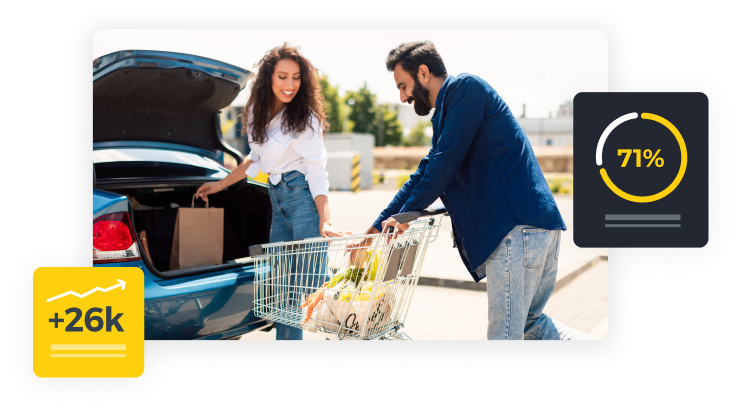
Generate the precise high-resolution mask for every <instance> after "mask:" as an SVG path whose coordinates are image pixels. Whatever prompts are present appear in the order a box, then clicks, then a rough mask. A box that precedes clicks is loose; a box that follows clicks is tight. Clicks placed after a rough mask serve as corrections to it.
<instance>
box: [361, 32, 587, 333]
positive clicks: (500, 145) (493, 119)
mask: <svg viewBox="0 0 746 414" xmlns="http://www.w3.org/2000/svg"><path fill="white" fill-rule="evenodd" d="M386 68H387V69H388V70H389V71H390V72H393V73H394V80H395V82H396V87H397V89H399V95H400V98H401V101H402V103H404V102H407V103H410V104H411V103H413V102H414V110H415V112H416V113H417V115H420V116H426V115H428V114H429V113H430V110H431V109H432V108H433V107H434V108H435V112H434V114H433V116H432V118H431V120H432V123H433V142H432V145H433V146H432V149H431V150H430V153H429V154H428V155H427V156H426V157H425V158H423V159H422V161H420V164H419V167H418V168H417V171H416V172H415V173H414V174H412V175H411V176H410V179H409V181H407V183H406V184H404V186H402V188H401V189H400V190H399V192H398V193H397V194H396V196H395V197H394V199H393V200H392V201H391V203H390V204H389V205H388V207H386V209H385V210H384V211H383V212H382V213H381V215H380V216H379V217H378V218H377V219H376V221H375V222H374V223H373V226H372V227H371V228H370V229H368V233H370V234H372V233H378V232H381V231H383V230H384V229H385V228H386V227H389V226H395V227H396V228H397V229H398V230H399V233H401V232H403V231H404V230H406V229H407V228H408V227H409V226H408V225H407V224H402V223H397V222H396V220H394V219H393V218H390V217H391V216H392V215H393V214H396V213H399V212H404V211H417V210H424V209H425V208H427V207H428V206H429V205H430V204H431V203H432V202H434V201H435V200H436V199H437V198H439V197H440V199H441V200H442V201H443V204H444V205H445V207H446V208H447V209H448V212H449V213H450V216H451V221H452V224H453V230H454V238H455V240H456V245H457V246H458V250H459V253H460V255H461V258H462V260H463V261H464V264H465V265H466V267H467V268H468V269H469V272H470V273H471V275H472V277H474V280H475V281H476V282H479V281H480V280H481V279H483V278H485V277H486V278H487V298H488V301H489V307H488V309H489V311H488V312H489V315H488V319H489V325H488V329H487V337H488V338H489V339H589V337H587V336H586V335H584V334H582V333H580V332H577V331H575V330H573V329H571V328H569V327H567V326H565V325H563V324H561V323H560V322H558V321H554V320H552V319H551V318H550V317H548V316H547V315H545V314H544V313H543V312H542V311H543V309H544V305H546V303H547V300H548V299H549V296H550V295H551V294H552V291H553V290H554V283H555V280H556V276H557V258H558V255H559V244H560V231H561V230H566V227H565V223H564V222H563V221H562V217H561V216H560V212H559V209H558V208H557V205H556V204H555V202H554V197H552V193H551V192H550V191H549V187H548V186H547V183H546V180H545V179H544V175H543V174H542V172H541V169H540V168H539V163H538V162H537V160H536V156H535V155H534V153H533V151H532V149H531V145H530V144H529V142H528V138H527V137H526V135H525V133H524V132H523V130H522V129H521V127H520V126H519V125H518V122H517V121H516V120H515V117H513V114H512V113H511V111H510V109H509V108H508V106H507V105H506V104H505V101H503V100H502V98H501V97H500V96H499V95H498V94H497V92H495V90H494V89H493V88H492V87H491V86H490V85H489V84H488V83H487V82H485V81H484V80H482V79H481V78H479V77H477V76H473V75H469V74H466V73H464V74H461V75H458V76H456V77H454V76H451V75H448V73H447V72H446V68H445V64H444V63H443V60H442V59H441V57H440V55H439V54H438V52H437V51H436V50H435V46H434V45H433V43H432V42H429V41H426V42H410V43H403V44H401V45H399V47H397V48H395V49H393V50H391V51H390V52H389V55H388V58H387V59H386Z"/></svg>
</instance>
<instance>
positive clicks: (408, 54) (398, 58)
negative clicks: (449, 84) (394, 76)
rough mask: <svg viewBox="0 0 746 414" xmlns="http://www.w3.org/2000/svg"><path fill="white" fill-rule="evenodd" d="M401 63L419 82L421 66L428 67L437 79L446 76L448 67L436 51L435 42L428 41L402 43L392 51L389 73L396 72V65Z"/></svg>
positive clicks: (390, 53) (387, 60)
mask: <svg viewBox="0 0 746 414" xmlns="http://www.w3.org/2000/svg"><path fill="white" fill-rule="evenodd" d="M399 62H401V67H402V69H404V70H406V71H407V72H408V73H409V74H410V75H412V77H413V78H414V79H415V80H417V72H418V71H419V69H420V65H425V66H427V68H428V70H430V73H431V74H432V75H433V76H435V77H441V76H446V75H447V74H448V72H446V65H445V63H443V59H441V58H440V55H439V54H438V51H437V50H435V45H434V44H433V42H431V41H429V40H426V41H424V42H419V41H415V42H409V43H402V44H400V45H399V46H397V47H396V48H394V49H391V51H390V52H389V56H388V57H387V58H386V69H388V70H389V72H393V71H394V67H396V64H397V63H399Z"/></svg>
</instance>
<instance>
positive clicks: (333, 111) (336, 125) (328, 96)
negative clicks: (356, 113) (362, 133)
mask: <svg viewBox="0 0 746 414" xmlns="http://www.w3.org/2000/svg"><path fill="white" fill-rule="evenodd" d="M319 84H320V85H321V94H322V95H324V100H325V101H326V118H327V120H328V121H329V132H342V112H341V109H342V108H341V105H340V102H339V87H338V86H332V85H331V84H330V83H329V78H328V77H326V76H324V77H322V78H320V79H319Z"/></svg>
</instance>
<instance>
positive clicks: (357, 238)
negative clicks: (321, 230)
mask: <svg viewBox="0 0 746 414" xmlns="http://www.w3.org/2000/svg"><path fill="white" fill-rule="evenodd" d="M445 213H447V212H446V210H445V209H444V208H442V207H441V208H437V207H431V208H429V209H427V210H423V211H416V212H406V213H401V214H397V215H395V216H393V217H394V218H395V219H396V220H397V221H398V222H399V223H409V228H408V229H407V230H406V231H405V232H404V233H403V234H392V233H389V232H384V233H381V234H353V235H350V236H345V237H329V238H320V237H319V238H312V239H304V240H296V241H289V242H281V243H268V244H262V245H258V246H252V247H251V248H250V249H249V252H250V255H251V256H252V259H254V262H255V266H256V267H255V268H256V269H257V274H256V278H255V280H254V307H253V310H254V313H255V314H256V315H257V316H258V317H260V318H264V319H267V320H271V321H274V322H276V323H281V324H284V325H289V326H293V327H296V328H302V329H304V330H307V331H309V332H316V333H322V334H327V336H336V337H337V338H338V339H393V338H402V339H403V338H408V336H407V335H406V334H404V333H403V332H402V331H401V328H402V327H403V326H404V321H405V319H406V316H407V312H408V311H409V305H410V303H411V300H412V295H413V294H414V288H415V287H416V286H417V281H418V279H419V273H420V268H421V266H422V262H423V260H424V258H425V253H426V252H427V247H428V245H429V244H430V242H432V241H433V240H435V238H436V237H437V235H438V229H439V228H440V221H441V220H442V215H443V214H445ZM437 215H440V216H441V217H440V218H439V219H437V221H436V218H434V217H432V216H437ZM387 230H393V228H389V229H387Z"/></svg>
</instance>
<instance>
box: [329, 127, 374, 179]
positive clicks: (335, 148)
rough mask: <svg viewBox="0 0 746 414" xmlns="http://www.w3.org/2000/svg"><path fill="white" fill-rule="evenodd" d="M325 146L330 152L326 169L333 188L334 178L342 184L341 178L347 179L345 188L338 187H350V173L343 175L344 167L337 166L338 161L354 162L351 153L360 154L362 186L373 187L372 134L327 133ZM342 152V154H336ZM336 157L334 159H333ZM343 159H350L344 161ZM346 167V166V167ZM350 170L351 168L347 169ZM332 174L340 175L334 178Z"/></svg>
mask: <svg viewBox="0 0 746 414" xmlns="http://www.w3.org/2000/svg"><path fill="white" fill-rule="evenodd" d="M324 146H325V147H326V152H327V153H328V157H329V158H328V161H327V164H326V171H327V172H328V173H329V185H330V186H331V188H335V187H334V185H332V180H333V179H334V180H335V183H339V184H338V185H341V183H342V182H341V181H337V180H341V179H344V180H346V181H347V184H346V185H345V186H343V187H344V188H337V189H349V188H350V184H349V182H350V174H349V172H348V173H347V175H346V176H342V175H341V174H342V172H343V170H344V168H343V167H342V166H337V164H338V163H345V162H346V163H347V164H351V163H352V157H351V156H350V154H351V153H358V154H360V188H361V189H364V190H366V189H370V188H373V135H370V134H354V133H350V134H345V133H332V134H327V135H326V136H325V137H324ZM336 153H340V154H336ZM332 158H334V160H332ZM343 159H349V161H344V160H343ZM345 168H346V167H345ZM347 171H349V170H347ZM332 174H335V175H339V176H338V177H334V178H332Z"/></svg>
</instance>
